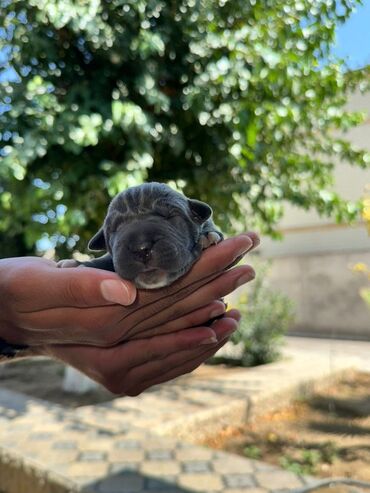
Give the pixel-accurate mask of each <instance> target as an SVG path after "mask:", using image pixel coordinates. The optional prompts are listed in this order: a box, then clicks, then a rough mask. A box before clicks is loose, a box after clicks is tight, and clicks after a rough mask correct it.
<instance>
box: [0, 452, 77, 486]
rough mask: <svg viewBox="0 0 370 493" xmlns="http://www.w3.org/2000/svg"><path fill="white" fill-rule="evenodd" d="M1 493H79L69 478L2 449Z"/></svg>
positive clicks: (0, 460)
mask: <svg viewBox="0 0 370 493" xmlns="http://www.w3.org/2000/svg"><path fill="white" fill-rule="evenodd" d="M0 488H1V493H3V492H4V493H79V492H81V489H80V488H79V487H77V485H76V484H75V483H73V482H72V481H69V480H68V479H67V478H64V477H62V476H59V475H57V474H56V473H54V472H51V471H47V470H45V469H44V467H43V466H42V464H39V463H37V462H34V461H32V460H31V459H30V458H27V459H25V458H24V457H22V456H21V455H19V454H16V453H14V452H12V451H10V450H7V449H6V448H4V447H1V448H0Z"/></svg>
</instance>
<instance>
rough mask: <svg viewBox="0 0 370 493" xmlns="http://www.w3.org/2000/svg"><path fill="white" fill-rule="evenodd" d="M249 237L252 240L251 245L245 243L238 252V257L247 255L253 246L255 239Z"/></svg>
mask: <svg viewBox="0 0 370 493" xmlns="http://www.w3.org/2000/svg"><path fill="white" fill-rule="evenodd" d="M247 238H248V239H249V241H250V245H248V246H246V245H243V246H242V247H240V248H239V250H238V252H237V254H236V256H237V257H238V256H239V255H245V254H246V253H247V252H249V250H250V249H251V248H252V247H253V241H252V240H251V239H250V238H249V237H248V236H247Z"/></svg>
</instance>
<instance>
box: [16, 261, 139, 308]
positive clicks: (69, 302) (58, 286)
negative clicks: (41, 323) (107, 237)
mask: <svg viewBox="0 0 370 493" xmlns="http://www.w3.org/2000/svg"><path fill="white" fill-rule="evenodd" d="M18 271H19V272H17V276H16V279H15V280H14V279H13V281H12V282H13V290H14V292H15V291H17V299H16V302H17V306H19V307H21V309H20V310H19V312H20V313H32V312H36V311H40V310H45V309H48V308H54V307H81V308H86V307H95V306H106V305H112V304H117V303H118V304H121V305H130V304H131V303H132V302H133V301H134V299H135V296H136V288H135V286H134V285H133V284H132V283H130V282H129V281H126V280H124V279H121V278H120V277H119V276H118V275H117V274H115V273H114V272H108V271H104V270H100V269H93V268H89V267H76V268H70V269H60V268H58V267H56V265H55V264H46V263H40V264H39V265H37V266H35V264H34V263H32V264H31V263H29V264H27V262H25V265H24V266H23V267H22V268H21V269H19V270H18ZM35 279H37V286H36V283H35ZM36 287H37V293H36V294H35V288H36ZM36 295H37V302H35V296H36Z"/></svg>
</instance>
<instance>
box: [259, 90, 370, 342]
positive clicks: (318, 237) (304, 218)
mask: <svg viewBox="0 0 370 493" xmlns="http://www.w3.org/2000/svg"><path fill="white" fill-rule="evenodd" d="M348 107H349V109H351V110H355V111H366V112H367V114H368V118H367V120H366V121H365V122H364V124H362V125H361V126H359V127H358V128H356V129H354V130H352V131H351V132H349V133H348V134H347V138H348V139H349V140H351V141H352V142H353V143H354V144H355V145H357V146H358V147H360V148H365V149H369V150H370V94H367V95H361V94H354V95H353V96H352V97H351V99H350V101H349V104H348ZM367 184H370V169H369V170H363V169H358V168H353V167H351V166H349V165H346V164H343V163H338V164H337V167H336V169H335V189H336V191H337V192H339V193H340V194H341V195H342V196H343V197H344V198H346V199H350V200H357V199H359V198H361V197H362V196H363V195H364V191H365V186H366V185H367ZM280 230H281V232H282V233H283V235H284V239H283V240H282V241H273V240H271V239H269V238H262V243H261V247H260V255H261V256H262V257H265V258H270V259H272V260H273V269H272V273H271V284H272V285H273V286H274V287H276V288H279V289H280V290H281V291H283V292H285V293H286V294H288V295H289V296H290V298H292V299H293V301H294V302H295V303H296V308H297V322H296V324H295V326H294V327H292V331H293V332H295V333H301V334H303V333H304V334H312V335H322V336H324V335H333V334H334V335H337V336H342V337H353V338H358V337H360V338H366V339H370V309H369V307H367V306H366V304H365V302H364V301H363V300H362V299H361V297H360V296H359V294H358V290H359V289H360V287H362V286H364V285H366V283H368V281H366V278H365V277H364V276H363V277H361V276H359V275H355V274H354V273H353V272H351V270H350V266H351V265H353V264H355V263H357V262H365V263H367V264H368V265H369V266H370V237H369V236H368V234H367V231H366V228H365V225H364V223H361V222H358V223H357V224H353V225H351V226H349V225H337V224H336V223H335V222H334V220H331V219H328V218H321V217H319V216H318V214H317V213H316V212H314V211H308V212H306V211H302V210H299V209H298V208H295V207H293V206H290V205H287V206H286V212H285V215H284V218H283V220H282V221H281V223H280ZM368 284H369V283H368Z"/></svg>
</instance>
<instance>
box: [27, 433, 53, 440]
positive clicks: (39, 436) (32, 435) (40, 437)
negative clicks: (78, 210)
mask: <svg viewBox="0 0 370 493" xmlns="http://www.w3.org/2000/svg"><path fill="white" fill-rule="evenodd" d="M52 436H53V435H52V433H48V432H43V431H39V432H36V433H30V435H29V439H30V440H34V441H37V440H38V441H44V440H50V439H51V438H52Z"/></svg>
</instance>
